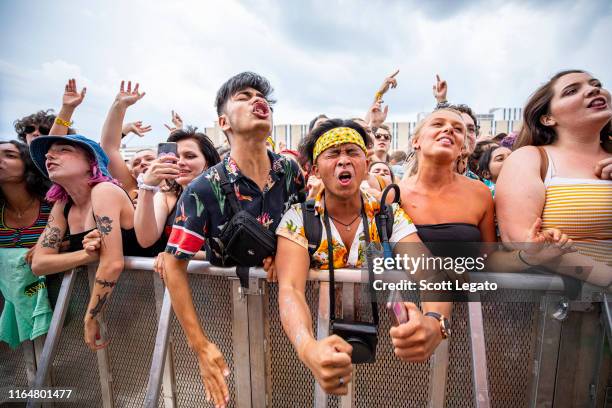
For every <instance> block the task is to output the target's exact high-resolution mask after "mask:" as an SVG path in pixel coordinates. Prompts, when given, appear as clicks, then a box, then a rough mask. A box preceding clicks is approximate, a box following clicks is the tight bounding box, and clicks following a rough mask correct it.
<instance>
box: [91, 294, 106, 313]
mask: <svg viewBox="0 0 612 408" xmlns="http://www.w3.org/2000/svg"><path fill="white" fill-rule="evenodd" d="M109 293H110V292H106V293H105V294H104V296H102V297H100V295H96V296H97V297H98V303H97V304H96V305H95V306H94V308H93V309H91V310H90V311H89V314H90V315H91V317H92V318H93V317H96V316H97V315H98V313H100V312H101V311H102V308H103V307H104V304H105V303H106V300H107V299H108V294H109Z"/></svg>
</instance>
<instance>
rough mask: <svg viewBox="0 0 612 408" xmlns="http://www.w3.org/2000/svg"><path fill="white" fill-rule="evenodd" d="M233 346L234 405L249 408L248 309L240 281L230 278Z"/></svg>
mask: <svg viewBox="0 0 612 408" xmlns="http://www.w3.org/2000/svg"><path fill="white" fill-rule="evenodd" d="M232 304H233V322H232V338H233V348H234V370H235V373H234V381H235V390H236V405H237V406H238V407H240V408H251V406H252V405H251V359H250V357H249V352H250V349H249V340H248V339H249V313H248V312H249V311H248V305H247V300H246V298H244V297H243V295H242V294H241V291H240V281H239V280H238V279H232Z"/></svg>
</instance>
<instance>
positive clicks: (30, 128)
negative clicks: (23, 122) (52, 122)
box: [24, 125, 51, 136]
mask: <svg viewBox="0 0 612 408" xmlns="http://www.w3.org/2000/svg"><path fill="white" fill-rule="evenodd" d="M36 128H37V127H36V126H34V125H28V126H26V127H25V129H24V130H25V132H26V133H34V132H35V131H36ZM38 131H39V132H40V134H41V135H45V136H46V135H48V134H49V131H51V129H50V128H48V127H46V126H38Z"/></svg>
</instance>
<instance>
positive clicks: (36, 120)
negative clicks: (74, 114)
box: [13, 109, 75, 143]
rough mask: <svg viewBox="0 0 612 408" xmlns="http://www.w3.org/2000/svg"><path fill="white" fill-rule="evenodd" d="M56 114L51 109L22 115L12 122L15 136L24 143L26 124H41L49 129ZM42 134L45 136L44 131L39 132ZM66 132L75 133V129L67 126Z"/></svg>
mask: <svg viewBox="0 0 612 408" xmlns="http://www.w3.org/2000/svg"><path fill="white" fill-rule="evenodd" d="M56 117H57V115H55V113H53V109H47V110H40V111H38V112H36V113H33V114H31V115H28V116H24V117H23V118H21V119H17V120H16V121H14V122H13V126H14V127H15V132H17V137H18V138H19V140H20V141H22V142H23V143H26V134H27V133H26V127H28V126H38V127H40V126H43V127H46V128H47V129H49V130H51V128H52V127H53V122H55V118H56ZM41 134H43V136H46V135H47V134H45V133H44V132H41ZM68 134H69V135H73V134H75V130H74V129H72V128H68Z"/></svg>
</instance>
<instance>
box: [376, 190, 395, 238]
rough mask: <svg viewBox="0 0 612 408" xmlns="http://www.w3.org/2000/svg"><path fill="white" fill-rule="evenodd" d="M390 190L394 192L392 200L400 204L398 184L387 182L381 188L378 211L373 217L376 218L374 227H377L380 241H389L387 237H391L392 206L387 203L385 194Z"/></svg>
mask: <svg viewBox="0 0 612 408" xmlns="http://www.w3.org/2000/svg"><path fill="white" fill-rule="evenodd" d="M391 190H393V191H394V192H395V198H394V200H393V203H397V204H398V205H401V202H400V188H399V186H398V185H397V184H389V185H388V186H387V187H386V188H385V189H384V190H383V193H382V196H381V198H380V211H379V212H378V214H376V215H375V217H374V219H375V220H376V228H377V229H378V233H379V236H380V242H381V243H382V242H389V238H391V235H392V234H393V222H394V214H393V206H391V205H390V204H387V194H389V191H391Z"/></svg>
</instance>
